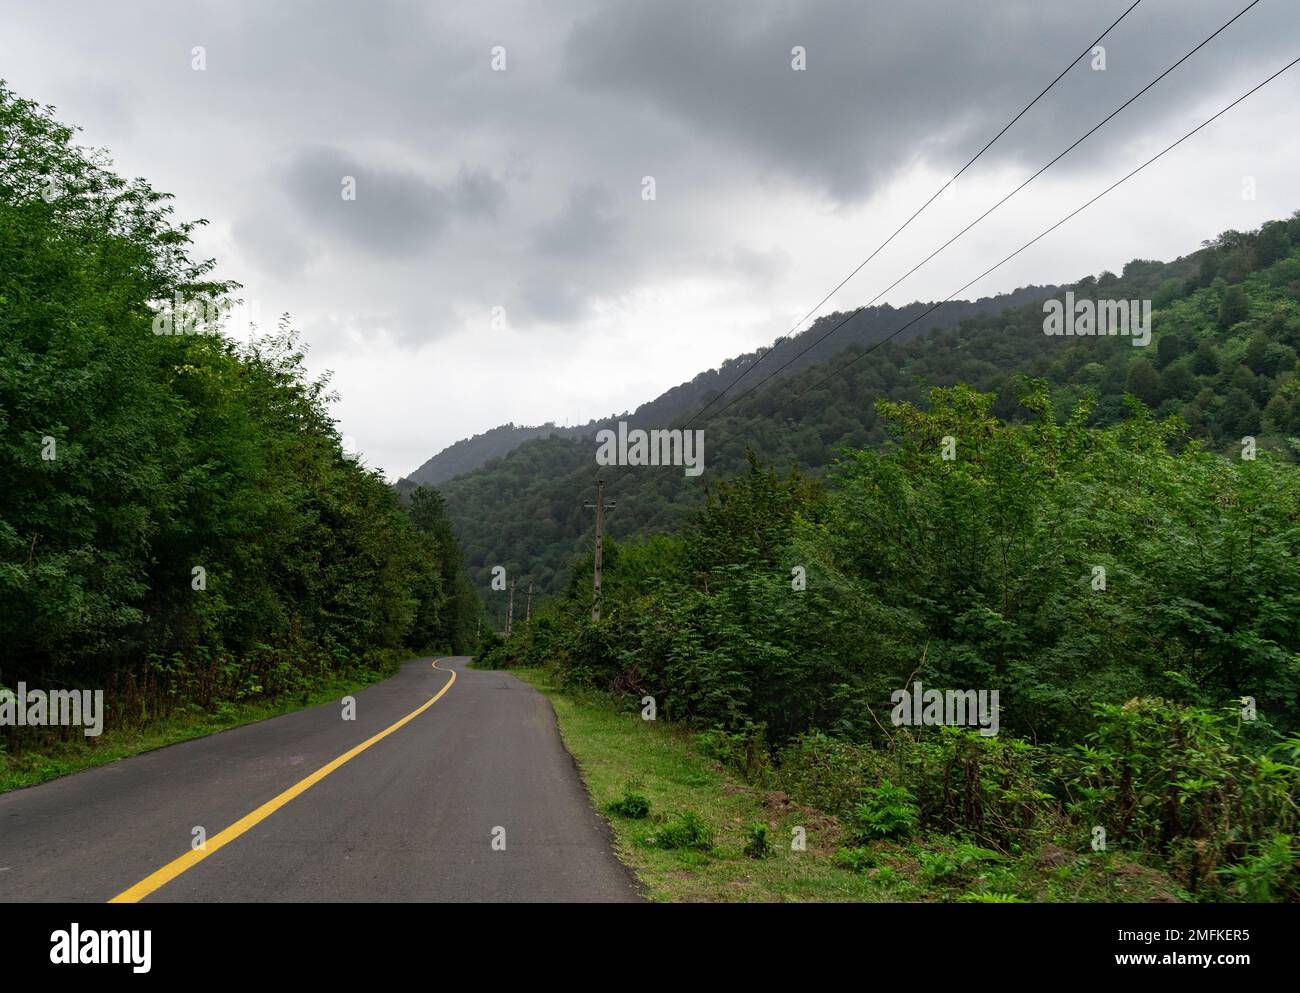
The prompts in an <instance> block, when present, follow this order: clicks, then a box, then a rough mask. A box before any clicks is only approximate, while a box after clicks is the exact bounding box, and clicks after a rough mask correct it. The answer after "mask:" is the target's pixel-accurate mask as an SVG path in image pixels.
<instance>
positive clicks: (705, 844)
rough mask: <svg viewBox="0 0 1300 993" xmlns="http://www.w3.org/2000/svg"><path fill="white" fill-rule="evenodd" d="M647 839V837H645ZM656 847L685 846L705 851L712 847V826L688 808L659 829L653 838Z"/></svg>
mask: <svg viewBox="0 0 1300 993" xmlns="http://www.w3.org/2000/svg"><path fill="white" fill-rule="evenodd" d="M647 840H648V839H647ZM654 844H655V846H656V847H658V848H686V849H692V850H694V851H700V852H707V851H711V850H712V849H713V828H711V827H709V825H708V823H707V822H706V821H705V820H704V818H702V817H701V816H700V815H699V814H697V813H695V811H693V810H688V811H686V812H685V813H684V814H681V815H680V816H678V817H677V818H676V819H674V820H672V821H669V822H668V823H667V824H665V825H664V826H663V827H662V828H660V829H659V832H658V834H657V835H655V838H654Z"/></svg>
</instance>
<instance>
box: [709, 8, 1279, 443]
mask: <svg viewBox="0 0 1300 993" xmlns="http://www.w3.org/2000/svg"><path fill="white" fill-rule="evenodd" d="M1259 2H1260V0H1252V2H1251V3H1249V4H1247V5H1246V6H1245V7H1243V8H1242V9H1241V10H1240V11H1238V12H1237V14H1236V15H1235V16H1233V17H1232V18H1231V19H1229V20H1228V21H1225V22H1224V23H1223V24H1222V25H1220V27H1219V29H1218V30H1217V31H1215V32H1214V33H1213V34H1211V35H1210V36H1209V37H1208V38H1206V39H1205V40H1204V41H1202V42H1201V43H1200V44H1199V45H1197V46H1196V47H1195V48H1193V49H1192V50H1191V51H1189V52H1188V53H1187V54H1186V55H1184V56H1183V57H1182V58H1181V59H1179V60H1178V61H1177V62H1175V63H1174V64H1173V65H1171V66H1170V67H1169V68H1168V69H1166V70H1165V71H1164V72H1162V73H1161V74H1160V75H1159V76H1157V77H1156V78H1155V79H1153V80H1151V82H1149V83H1147V85H1146V86H1144V87H1142V89H1140V90H1138V91H1137V93H1135V94H1133V96H1131V97H1129V98H1128V99H1127V100H1125V101H1124V102H1123V103H1122V104H1120V105H1119V106H1118V107H1116V108H1115V109H1114V110H1113V111H1111V112H1110V114H1108V115H1107V116H1106V117H1105V118H1103V119H1102V120H1101V121H1099V122H1098V123H1097V124H1096V125H1095V126H1094V127H1093V128H1092V129H1091V130H1090V131H1088V132H1087V133H1086V134H1084V135H1082V136H1081V137H1080V138H1079V139H1078V140H1076V141H1075V142H1074V143H1073V144H1072V145H1070V147H1069V148H1067V149H1065V151H1063V152H1061V153H1060V154H1059V155H1057V156H1056V157H1055V158H1054V159H1052V160H1051V161H1050V162H1048V163H1047V164H1046V165H1044V166H1043V167H1042V168H1040V169H1039V170H1038V171H1037V172H1035V173H1034V174H1033V175H1032V176H1030V177H1029V178H1028V179H1026V180H1025V181H1024V182H1023V183H1021V184H1020V185H1019V186H1017V187H1016V188H1015V189H1014V190H1012V191H1011V192H1010V193H1008V194H1007V195H1006V196H1004V197H1003V198H1002V199H1001V200H999V201H998V202H997V203H995V204H994V205H993V206H992V207H990V208H989V209H988V210H986V211H985V212H984V213H982V214H981V215H980V216H979V217H977V218H975V220H973V221H971V222H970V223H969V224H967V225H966V226H965V227H964V228H962V229H961V230H960V231H958V232H957V233H956V234H955V235H953V236H952V237H951V238H949V239H948V240H947V241H946V242H944V243H943V244H942V245H940V246H939V247H938V248H936V249H935V250H934V251H933V252H931V253H930V254H929V255H927V256H926V257H925V258H924V259H922V260H921V261H920V262H918V263H917V264H916V265H914V266H913V267H912V268H911V269H909V270H908V271H907V272H905V273H903V275H901V276H899V277H898V278H897V279H896V280H894V281H893V282H892V283H890V284H889V285H888V286H886V287H885V288H884V289H883V290H881V291H880V292H879V293H877V294H876V295H875V296H874V297H872V298H871V299H870V300H868V301H867V302H866V303H864V304H862V305H861V306H859V307H858V308H856V309H855V310H853V311H852V312H851V313H849V315H848V316H847V317H845V318H844V319H843V320H841V321H840V322H839V323H838V324H836V325H835V326H834V327H832V328H831V329H830V330H829V331H827V332H825V333H824V334H822V335H821V336H820V337H819V338H817V339H816V340H814V341H813V342H811V343H810V344H808V345H806V346H805V347H804V348H802V349H801V350H800V351H798V352H796V353H795V354H794V355H792V356H790V358H788V359H787V360H786V361H785V362H783V363H782V364H781V365H779V366H777V367H776V368H775V369H774V370H772V372H770V373H769V374H768V375H766V376H765V377H763V378H762V379H760V380H759V381H758V382H757V383H755V384H754V385H753V386H751V387H749V389H747V390H745V392H743V393H741V394H739V395H737V396H735V397H733V398H732V399H731V400H730V401H728V402H727V404H726V405H725V406H724V407H722V409H721V410H719V411H718V412H717V414H715V415H714V416H715V417H716V416H718V415H720V414H722V413H723V412H724V411H726V410H728V409H729V408H730V407H732V406H733V405H735V404H736V403H738V402H740V401H741V400H743V399H744V398H745V397H747V396H749V395H750V394H751V393H753V392H754V391H755V390H757V389H759V388H760V387H762V386H763V385H764V384H766V383H768V382H770V381H771V380H772V379H773V378H774V377H775V376H777V375H779V374H780V373H781V372H782V370H784V369H786V368H787V367H789V366H790V365H791V364H792V363H794V362H796V361H797V360H798V359H800V358H801V357H802V356H804V355H806V354H807V353H808V352H810V351H811V350H812V349H814V348H816V347H817V346H818V345H820V344H821V343H822V342H824V341H825V340H826V339H827V338H829V337H830V336H831V335H833V334H835V332H837V331H838V330H839V329H840V328H842V327H844V325H846V324H847V323H849V321H851V320H853V318H855V317H857V316H858V314H860V313H862V312H863V311H864V310H866V309H867V308H868V307H870V306H871V305H872V304H874V303H875V302H876V301H877V300H879V299H880V298H881V297H882V296H884V295H885V294H886V293H888V292H889V291H890V290H892V289H893V288H894V287H896V286H897V285H898V284H899V283H901V282H902V281H903V280H905V279H907V278H908V277H909V276H911V275H912V274H913V273H914V272H916V271H917V270H918V269H920V268H921V267H922V266H923V265H925V264H926V263H927V262H929V261H930V260H931V259H933V258H934V257H935V256H936V255H938V254H939V253H940V252H942V251H943V250H944V249H945V248H947V247H948V246H949V245H951V244H952V243H953V242H955V241H956V240H957V239H958V238H960V237H961V236H962V235H964V234H966V232H968V231H969V230H970V229H971V228H973V227H975V225H977V224H979V223H980V221H982V220H984V218H986V217H988V216H989V215H990V214H991V213H993V212H994V211H995V210H997V209H998V208H999V207H1001V206H1002V205H1003V204H1004V203H1006V202H1007V201H1008V200H1010V199H1011V198H1012V197H1013V196H1015V195H1016V194H1017V193H1019V192H1020V191H1021V190H1023V189H1024V188H1025V187H1026V186H1028V185H1029V184H1030V183H1032V182H1033V181H1034V180H1035V179H1037V178H1038V177H1039V176H1041V175H1042V174H1043V173H1045V172H1046V171H1047V170H1048V169H1050V168H1051V167H1052V166H1054V165H1055V164H1056V163H1057V162H1059V161H1060V160H1061V159H1063V158H1065V156H1067V155H1069V154H1070V152H1072V151H1074V150H1075V149H1076V148H1078V147H1079V146H1080V145H1082V144H1083V143H1084V142H1085V141H1087V140H1088V139H1089V138H1091V137H1092V136H1093V135H1094V134H1096V133H1097V132H1098V131H1100V130H1101V129H1102V128H1103V127H1104V126H1105V125H1106V124H1108V123H1109V122H1110V121H1111V120H1113V119H1114V118H1115V117H1117V116H1119V114H1120V113H1121V112H1122V111H1123V110H1124V109H1125V108H1127V107H1128V106H1129V105H1130V104H1132V103H1133V102H1134V101H1135V100H1137V99H1138V98H1139V97H1141V96H1142V95H1143V94H1144V93H1146V92H1147V91H1148V90H1149V89H1151V87H1153V86H1155V85H1156V84H1157V83H1159V82H1160V81H1161V80H1162V79H1164V78H1165V77H1166V76H1168V75H1169V74H1170V73H1171V72H1173V71H1174V70H1175V69H1177V68H1178V67H1179V66H1181V65H1182V64H1183V63H1184V62H1186V61H1187V60H1188V59H1190V58H1191V57H1192V56H1193V55H1195V54H1196V53H1197V52H1199V51H1200V50H1201V49H1202V48H1204V47H1205V46H1206V45H1208V44H1209V43H1210V42H1211V41H1213V40H1214V39H1215V38H1217V37H1218V36H1219V35H1220V34H1222V33H1223V31H1225V30H1226V29H1227V28H1228V27H1230V26H1231V25H1232V24H1233V23H1234V22H1235V21H1236V20H1238V18H1240V17H1242V16H1243V15H1244V14H1246V13H1247V12H1248V11H1249V10H1250V9H1251V8H1252V7H1254V6H1255V5H1256V4H1258V3H1259ZM950 299H951V298H950ZM947 302H948V301H947V300H943V301H940V303H947ZM933 309H934V308H931V310H933ZM930 312H931V311H926V312H925V313H926V314H928V313H930ZM924 316H925V314H922V315H921V317H924ZM920 319H921V318H920V317H918V318H917V320H920ZM911 323H915V322H911ZM911 323H909V324H908V325H906V326H908V327H910V326H911ZM895 333H897V332H895ZM885 340H888V339H885ZM733 385H734V384H733ZM728 388H730V387H728ZM714 399H715V400H717V399H718V398H717V397H715V398H714ZM696 416H699V415H698V414H697V415H696ZM693 421H694V418H692V419H691V421H688V422H687V425H689V424H691V423H693Z"/></svg>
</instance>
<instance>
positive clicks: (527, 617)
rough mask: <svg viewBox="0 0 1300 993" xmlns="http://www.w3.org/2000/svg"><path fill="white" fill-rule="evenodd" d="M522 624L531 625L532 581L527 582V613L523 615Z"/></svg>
mask: <svg viewBox="0 0 1300 993" xmlns="http://www.w3.org/2000/svg"><path fill="white" fill-rule="evenodd" d="M524 623H525V624H527V625H530V626H531V625H532V623H533V581H532V580H531V579H530V580H528V612H527V613H526V614H524Z"/></svg>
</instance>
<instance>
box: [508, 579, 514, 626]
mask: <svg viewBox="0 0 1300 993" xmlns="http://www.w3.org/2000/svg"><path fill="white" fill-rule="evenodd" d="M514 626H515V581H514V580H513V579H512V580H510V609H509V612H508V613H507V614H506V637H507V638H509V637H510V632H511V631H512V630H513V629H514Z"/></svg>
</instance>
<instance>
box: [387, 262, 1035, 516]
mask: <svg viewBox="0 0 1300 993" xmlns="http://www.w3.org/2000/svg"><path fill="white" fill-rule="evenodd" d="M1057 289H1058V287H1055V286H1026V287H1023V288H1021V289H1018V290H1015V291H1013V292H1011V293H1002V294H999V295H998V296H992V297H982V298H981V299H979V300H971V301H967V300H954V301H952V302H951V303H948V304H945V305H944V306H943V307H941V308H940V309H939V310H937V311H935V313H934V314H931V315H929V316H928V317H926V318H924V319H922V320H920V321H917V323H916V324H915V325H913V326H912V327H910V328H908V329H907V330H906V331H905V332H903V333H902V334H900V335H898V336H897V337H896V338H895V339H894V340H895V341H908V340H910V339H912V338H916V337H919V336H920V335H923V334H927V333H928V332H930V331H932V330H934V329H936V328H947V327H955V326H956V325H957V324H958V323H959V322H960V321H961V320H962V319H964V318H966V317H972V316H974V315H977V314H997V313H1001V312H1002V311H1003V310H1006V309H1007V308H1008V307H1019V306H1022V305H1023V304H1026V303H1037V302H1039V301H1041V300H1045V299H1046V298H1047V297H1049V296H1051V295H1052V294H1053V293H1055V292H1056V291H1057ZM932 306H933V304H931V303H919V302H918V303H910V304H908V305H907V306H906V307H902V308H897V309H896V308H894V307H891V306H889V305H888V304H886V305H884V306H881V307H868V308H866V309H865V310H863V311H862V312H861V313H858V314H854V315H853V317H852V318H851V319H850V320H849V321H848V322H847V323H846V324H845V325H844V326H843V327H842V328H840V329H839V330H837V331H836V332H835V334H834V335H832V336H831V337H830V338H829V339H828V340H827V341H826V342H824V343H822V344H820V345H817V346H815V347H813V348H810V349H809V350H808V353H807V354H806V355H801V356H800V357H799V358H798V359H795V360H794V361H793V362H791V363H790V367H789V368H788V369H785V370H784V371H783V372H782V373H781V375H780V376H778V377H776V379H777V380H780V379H784V378H787V377H789V376H792V375H794V374H796V373H798V372H800V371H802V370H804V369H807V368H809V367H810V366H814V365H817V364H818V363H820V362H824V361H826V360H827V359H828V358H830V357H831V356H832V355H835V354H836V353H838V352H841V351H843V350H844V349H845V348H849V347H852V346H854V345H862V346H865V345H869V344H871V343H873V342H875V341H879V340H880V339H881V338H883V337H884V336H886V335H888V334H889V333H890V332H891V331H893V330H895V329H896V328H897V327H899V325H902V324H906V323H907V322H908V321H910V320H912V319H914V318H916V317H917V316H919V315H920V314H923V313H925V311H926V310H927V309H929V308H930V307H932ZM846 317H848V315H847V314H844V313H834V314H828V315H826V316H825V317H820V318H818V319H817V320H816V321H815V322H814V323H813V324H812V326H811V327H809V328H808V329H807V330H805V331H803V332H801V333H800V334H798V335H795V336H794V337H792V338H790V339H789V340H787V341H783V342H781V344H779V345H777V346H776V348H775V349H773V350H772V353H771V354H770V355H768V356H767V357H766V358H764V359H763V365H762V371H761V373H756V374H754V376H753V379H752V380H751V379H750V378H749V377H746V379H745V381H744V382H743V383H742V384H741V386H740V387H738V389H737V392H740V391H742V390H745V389H748V388H749V387H750V386H752V385H753V384H754V383H756V382H758V381H759V380H760V379H762V378H763V377H764V376H766V375H767V374H768V373H769V372H771V371H772V370H773V369H776V368H777V367H779V366H780V365H781V364H782V363H783V362H785V361H786V360H787V359H789V358H790V357H791V356H793V355H795V354H796V353H798V352H799V351H800V350H801V349H803V348H806V347H807V346H808V345H809V343H810V342H811V341H815V340H816V339H817V338H819V337H820V336H821V335H823V334H825V333H826V332H827V331H829V330H830V329H831V328H832V327H834V326H835V325H836V324H838V323H839V322H840V321H843V320H844V319H845V318H846ZM762 354H763V353H762V352H761V351H754V352H746V353H745V354H744V355H740V356H737V357H736V358H733V359H728V360H727V361H726V362H724V363H723V364H722V366H721V367H720V368H718V369H710V370H708V371H707V372H702V373H700V374H699V375H698V376H696V377H695V378H694V379H692V380H691V381H690V382H688V383H682V384H681V385H679V386H674V387H673V388H672V389H670V390H668V391H667V392H665V393H663V394H661V395H660V396H658V397H656V398H655V399H653V400H651V401H649V402H648V403H643V404H642V405H641V406H639V407H638V408H637V409H636V410H635V411H633V412H632V413H631V414H630V415H624V416H615V415H611V416H609V417H605V418H600V419H597V420H593V421H589V422H588V423H586V424H583V425H577V426H575V427H557V426H556V425H555V424H554V423H551V422H547V423H546V424H542V425H538V426H536V427H529V426H525V425H516V424H503V425H501V426H499V427H495V428H492V429H491V430H490V431H484V432H483V433H482V434H476V435H474V437H472V438H464V439H462V440H460V441H458V442H456V443H455V444H453V445H450V446H448V447H447V448H444V449H443V450H442V451H441V452H439V453H438V454H437V455H435V456H433V458H431V459H429V460H428V461H427V462H425V463H424V464H423V465H422V466H420V467H419V468H418V469H416V470H415V471H414V472H412V473H411V474H410V475H409V476H407V477H405V478H404V479H402V480H400V481H399V482H398V484H397V488H398V490H399V491H400V492H406V491H408V490H411V489H414V488H415V487H416V486H439V485H441V484H442V483H445V482H446V481H447V480H449V479H455V478H456V477H457V476H461V475H464V474H465V473H467V472H472V471H474V470H475V469H479V468H481V467H483V466H484V465H486V464H487V463H488V462H489V461H491V460H492V459H495V458H500V457H501V456H503V455H505V454H507V453H509V452H512V451H514V450H515V449H516V448H518V447H519V446H520V445H522V444H523V443H524V442H526V441H532V440H533V439H535V438H549V437H551V436H555V437H558V438H582V437H591V436H592V435H594V434H595V433H596V431H598V430H600V428H602V427H605V426H607V425H609V424H613V423H615V422H617V421H619V420H626V421H627V422H628V423H630V424H642V425H653V426H656V427H667V426H669V425H670V422H674V421H676V420H677V419H679V418H686V417H689V416H690V415H691V414H693V413H694V412H695V411H696V410H697V409H699V408H700V407H701V406H703V405H704V404H706V403H708V402H709V401H710V400H711V399H713V397H715V396H716V395H717V394H718V393H719V392H720V391H721V390H722V389H724V388H725V387H726V385H727V384H728V383H730V382H731V381H732V380H734V379H735V378H736V376H738V375H740V373H741V372H742V371H743V370H744V369H745V367H746V366H749V365H752V364H753V363H754V362H756V361H758V359H759V357H760V356H761V355H762Z"/></svg>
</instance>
